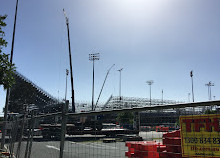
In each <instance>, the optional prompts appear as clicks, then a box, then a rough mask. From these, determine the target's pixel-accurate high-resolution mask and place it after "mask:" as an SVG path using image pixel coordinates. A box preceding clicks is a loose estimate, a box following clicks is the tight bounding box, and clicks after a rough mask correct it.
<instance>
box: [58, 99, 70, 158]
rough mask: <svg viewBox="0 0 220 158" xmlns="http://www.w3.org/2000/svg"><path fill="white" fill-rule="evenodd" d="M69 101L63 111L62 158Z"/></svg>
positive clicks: (61, 156) (61, 157)
mask: <svg viewBox="0 0 220 158" xmlns="http://www.w3.org/2000/svg"><path fill="white" fill-rule="evenodd" d="M68 106H69V101H68V100H66V102H65V104H64V106H63V110H62V125H61V140H60V158H63V150H64V141H65V134H66V122H67V116H66V114H67V111H68Z"/></svg>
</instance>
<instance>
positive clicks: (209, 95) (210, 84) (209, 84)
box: [205, 81, 214, 100]
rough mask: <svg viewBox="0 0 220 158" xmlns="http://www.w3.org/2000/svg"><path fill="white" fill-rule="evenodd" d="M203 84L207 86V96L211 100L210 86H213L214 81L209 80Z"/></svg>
mask: <svg viewBox="0 0 220 158" xmlns="http://www.w3.org/2000/svg"><path fill="white" fill-rule="evenodd" d="M205 86H207V87H208V98H209V100H212V90H211V87H212V86H214V83H212V82H211V81H209V83H207V84H205Z"/></svg>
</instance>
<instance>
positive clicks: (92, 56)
mask: <svg viewBox="0 0 220 158" xmlns="http://www.w3.org/2000/svg"><path fill="white" fill-rule="evenodd" d="M89 60H90V61H92V62H93V70H92V74H93V75H92V111H93V110H94V78H95V69H94V67H95V66H94V61H95V60H99V53H95V54H89Z"/></svg>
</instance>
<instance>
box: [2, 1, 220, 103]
mask: <svg viewBox="0 0 220 158" xmlns="http://www.w3.org/2000/svg"><path fill="white" fill-rule="evenodd" d="M15 4H16V0H10V1H9V0H2V1H1V5H0V14H1V15H3V14H7V15H8V18H7V20H6V23H7V24H8V25H7V27H6V28H5V29H4V30H5V33H6V39H7V41H8V42H9V43H8V47H7V48H6V49H4V52H7V53H9V52H10V49H11V39H12V31H13V20H14V12H15ZM219 7H220V1H218V0H211V1H210V0H193V1H192V0H83V1H82V0H74V1H72V0H62V1H61V0H47V1H45V0H38V1H36V0H19V7H18V17H17V28H16V36H15V45H14V58H13V61H14V63H15V64H16V66H17V70H18V71H19V72H20V73H22V74H23V75H24V76H26V77H27V78H29V79H30V80H31V81H33V82H34V83H35V84H37V85H38V86H39V87H41V88H43V89H44V90H46V91H47V92H48V93H50V94H51V95H53V96H54V97H57V98H58V97H59V98H64V92H65V69H66V68H68V69H69V59H68V44H67V30H66V24H65V18H64V15H63V12H62V10H63V8H64V9H65V10H66V13H67V15H68V17H69V22H70V38H71V47H72V62H73V76H74V88H75V97H76V100H78V101H91V98H92V62H91V61H89V54H90V53H100V60H99V61H96V62H95V100H96V99H97V97H98V93H99V91H100V89H101V86H102V83H103V81H104V78H105V75H106V72H107V70H108V69H109V68H110V67H111V65H113V64H115V67H114V68H113V69H112V70H111V72H110V74H109V76H108V79H107V81H106V85H105V87H104V90H103V93H102V96H101V101H102V102H105V101H106V100H107V99H108V98H109V97H110V95H111V94H113V95H118V94H119V72H117V70H118V69H120V68H124V69H123V71H122V95H123V96H128V97H146V98H149V86H148V85H147V84H146V81H147V80H154V84H153V85H152V98H157V99H161V90H162V89H163V91H164V99H171V100H179V101H185V102H187V101H188V93H191V78H190V71H191V70H193V72H194V78H193V79H194V93H195V101H206V100H208V88H207V87H206V86H205V84H206V83H208V82H209V81H212V82H213V83H214V84H215V86H214V87H212V96H216V97H215V99H219V97H220V95H219V93H220V86H219V79H220V74H219V70H218V69H219V67H220V62H219V61H218V60H219V59H220V53H219V50H220V49H219V48H220V44H219V43H220V21H219V17H220V9H219ZM68 85H69V86H68V95H67V98H68V99H70V96H71V88H70V79H69V80H68ZM58 91H59V92H58ZM4 100H5V92H4V91H3V88H2V87H1V91H0V106H1V107H3V106H4Z"/></svg>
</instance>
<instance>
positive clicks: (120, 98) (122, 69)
mask: <svg viewBox="0 0 220 158" xmlns="http://www.w3.org/2000/svg"><path fill="white" fill-rule="evenodd" d="M122 70H123V68H121V69H119V70H118V72H119V74H120V76H119V100H121V71H122Z"/></svg>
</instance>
